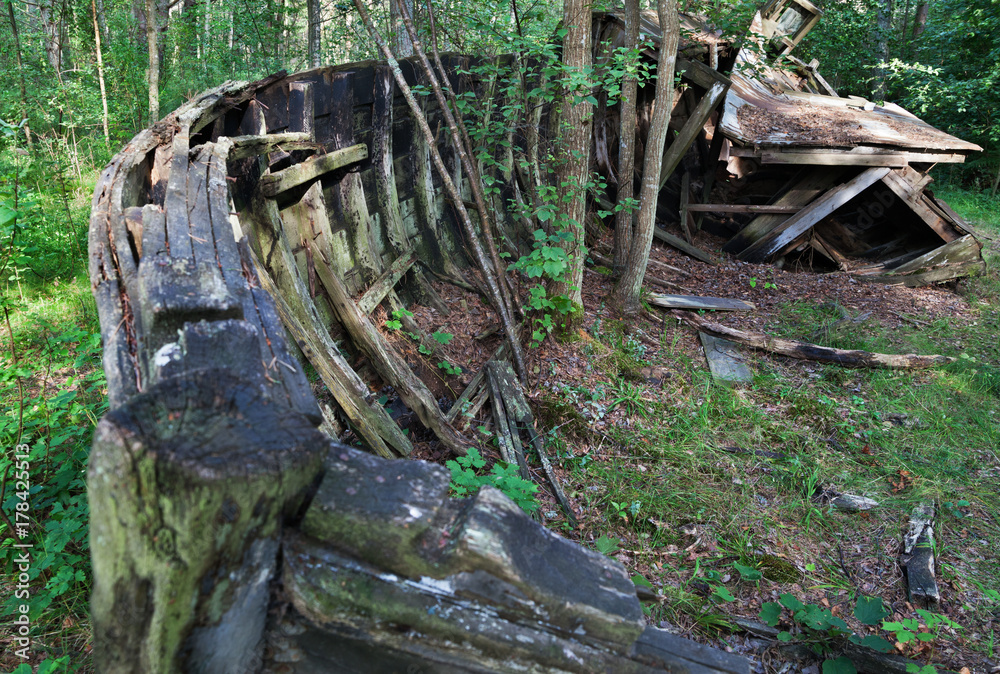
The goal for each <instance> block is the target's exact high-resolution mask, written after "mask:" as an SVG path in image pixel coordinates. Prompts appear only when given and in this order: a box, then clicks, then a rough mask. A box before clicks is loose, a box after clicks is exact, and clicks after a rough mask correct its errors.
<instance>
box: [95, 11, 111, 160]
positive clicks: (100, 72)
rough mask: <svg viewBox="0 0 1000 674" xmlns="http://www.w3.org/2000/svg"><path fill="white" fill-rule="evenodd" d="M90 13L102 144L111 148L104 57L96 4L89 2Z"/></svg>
mask: <svg viewBox="0 0 1000 674" xmlns="http://www.w3.org/2000/svg"><path fill="white" fill-rule="evenodd" d="M90 11H91V12H92V13H93V15H94V46H95V47H96V48H97V81H98V82H99V83H100V85H101V107H102V109H103V111H104V115H103V117H102V118H101V121H102V122H103V123H104V142H105V143H106V144H107V146H108V147H109V148H110V147H111V133H110V132H109V131H108V93H107V90H106V89H105V88H104V55H103V54H102V53H101V29H100V26H99V25H98V22H97V2H96V0H90Z"/></svg>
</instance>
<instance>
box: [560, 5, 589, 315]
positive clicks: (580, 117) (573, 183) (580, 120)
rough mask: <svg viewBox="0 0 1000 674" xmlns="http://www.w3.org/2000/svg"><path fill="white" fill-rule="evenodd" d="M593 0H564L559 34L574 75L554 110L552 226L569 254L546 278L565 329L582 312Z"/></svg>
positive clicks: (570, 74) (569, 70)
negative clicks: (558, 274)
mask: <svg viewBox="0 0 1000 674" xmlns="http://www.w3.org/2000/svg"><path fill="white" fill-rule="evenodd" d="M592 5H593V2H592V0H564V2H563V28H564V29H565V30H566V37H565V38H563V56H562V61H563V67H564V69H565V71H566V72H564V73H563V77H564V78H569V77H574V78H577V81H576V82H575V83H573V84H572V85H571V86H570V87H567V88H566V90H565V92H564V95H563V100H562V103H561V106H560V110H559V115H558V124H559V129H558V131H557V138H558V139H559V140H558V141H557V142H558V144H559V147H558V148H557V152H561V154H562V156H561V157H560V158H559V161H560V162H561V163H560V165H559V166H558V167H557V169H556V190H557V195H558V199H559V201H558V208H559V212H560V214H559V216H557V217H558V218H559V219H560V221H557V223H556V227H557V228H561V229H562V230H563V231H564V232H566V233H567V234H569V236H568V237H567V238H566V240H564V241H563V242H562V247H563V250H565V251H566V255H567V257H568V258H569V269H568V270H567V271H566V273H565V274H564V275H563V278H562V280H559V281H552V282H551V283H550V284H549V294H550V295H553V296H554V295H563V296H565V297H568V298H569V300H570V302H572V310H571V313H570V314H568V315H567V316H565V320H564V324H563V326H561V327H562V328H563V329H564V330H567V331H568V330H570V329H571V328H572V327H573V325H574V324H575V323H576V322H578V321H579V320H580V319H582V317H583V294H582V286H583V260H584V257H585V256H586V249H585V247H584V241H583V238H584V218H585V217H586V208H587V191H586V184H587V174H588V168H589V165H590V136H591V128H592V126H593V119H594V106H593V105H592V104H591V103H589V102H588V101H586V100H584V98H585V97H589V96H590V95H591V94H590V88H589V86H587V85H586V84H584V83H583V82H584V80H586V81H589V79H590V77H591V73H590V70H591V67H592V65H593V51H592V49H591V42H592V39H591V33H592V30H591V8H592Z"/></svg>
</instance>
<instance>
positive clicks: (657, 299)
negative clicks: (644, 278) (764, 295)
mask: <svg viewBox="0 0 1000 674" xmlns="http://www.w3.org/2000/svg"><path fill="white" fill-rule="evenodd" d="M646 301H647V302H649V303H650V304H652V305H653V306H657V307H664V308H665V309H694V310H699V309H706V310H711V311H753V310H754V309H756V308H757V307H756V306H754V305H753V304H752V303H751V302H744V301H742V300H733V299H728V298H725V297H696V296H694V295H664V294H662V293H649V294H648V295H646Z"/></svg>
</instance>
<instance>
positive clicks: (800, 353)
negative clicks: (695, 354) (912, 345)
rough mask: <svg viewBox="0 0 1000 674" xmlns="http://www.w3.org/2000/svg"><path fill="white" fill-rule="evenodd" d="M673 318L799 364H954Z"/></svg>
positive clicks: (686, 316) (691, 317)
mask: <svg viewBox="0 0 1000 674" xmlns="http://www.w3.org/2000/svg"><path fill="white" fill-rule="evenodd" d="M674 315H675V316H678V317H679V318H680V319H681V320H683V321H685V322H686V323H688V324H690V325H691V326H692V327H694V328H696V329H698V330H701V331H704V332H708V333H710V334H712V335H715V336H717V337H722V338H723V339H728V340H731V341H734V342H737V343H739V344H746V345H747V346H750V347H753V348H755V349H759V350H761V351H768V352H771V353H776V354H778V355H781V356H788V357H789V358H797V359H799V360H813V361H817V362H821V363H834V364H836V365H842V366H844V367H876V368H886V369H918V368H927V367H935V366H938V365H947V364H948V363H953V362H955V358H952V357H950V356H939V355H930V356H922V355H916V354H904V355H896V354H887V353H872V352H869V351H850V350H846V349H832V348H829V347H826V346H817V345H816V344H809V343H808V342H800V341H797V340H793V339H781V338H778V337H771V336H770V335H766V334H764V333H760V332H746V331H743V330H737V329H736V328H730V327H727V326H725V325H720V324H718V323H713V322H711V321H708V320H705V319H703V318H701V317H700V316H698V315H697V314H692V313H691V312H689V311H675V312H674Z"/></svg>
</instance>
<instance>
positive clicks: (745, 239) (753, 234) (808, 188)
mask: <svg viewBox="0 0 1000 674" xmlns="http://www.w3.org/2000/svg"><path fill="white" fill-rule="evenodd" d="M841 175H842V171H841V170H840V169H834V170H820V169H811V170H807V172H806V174H805V176H804V177H803V178H802V179H801V180H799V182H797V183H795V184H794V186H793V187H792V188H791V189H789V190H788V191H787V192H785V193H784V194H782V195H781V196H780V197H778V199H777V201H775V202H774V204H773V206H777V207H785V208H795V209H797V210H796V212H798V211H799V210H801V209H802V208H804V207H805V206H806V204H808V203H809V202H811V201H812V200H813V199H815V198H816V197H818V196H819V195H821V194H822V193H823V192H825V191H826V190H828V189H830V188H831V187H832V186H833V185H835V184H836V182H837V180H838V179H839V178H840V176H841ZM785 219H786V218H784V217H783V216H781V215H773V214H772V215H761V216H759V217H757V218H754V219H753V220H752V221H751V222H750V224H748V225H747V226H746V227H744V228H743V229H741V230H740V231H739V233H737V234H736V236H734V237H733V238H732V239H730V240H729V241H727V242H726V245H724V246H723V247H722V250H724V251H726V252H727V253H738V252H740V251H741V250H743V249H745V248H746V247H747V246H749V245H750V244H752V243H753V242H755V241H757V240H758V239H760V238H761V237H762V236H765V235H766V234H767V233H768V232H770V231H771V230H772V229H774V228H775V227H777V226H778V225H779V224H781V223H782V222H783V221H784V220H785Z"/></svg>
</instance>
